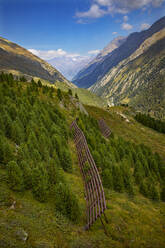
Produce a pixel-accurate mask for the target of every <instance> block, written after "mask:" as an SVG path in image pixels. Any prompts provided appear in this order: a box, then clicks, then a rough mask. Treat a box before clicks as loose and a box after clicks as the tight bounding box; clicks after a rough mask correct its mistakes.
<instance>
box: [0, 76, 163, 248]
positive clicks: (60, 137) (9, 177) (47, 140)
mask: <svg viewBox="0 0 165 248" xmlns="http://www.w3.org/2000/svg"><path fill="white" fill-rule="evenodd" d="M72 95H73V93H72V94H71V91H69V92H63V91H61V90H60V89H55V88H54V87H48V86H43V85H42V83H41V82H40V81H38V82H35V81H34V80H32V81H31V82H30V83H26V82H21V80H18V81H16V80H14V78H13V76H12V75H11V74H10V75H5V74H3V75H2V76H1V77H0V105H1V112H0V127H1V129H0V179H1V184H0V209H1V211H0V231H1V232H0V247H8V248H10V247H12V248H16V247H17V248H19V247H29V248H30V247H33V248H41V247H44V248H55V247H58V248H60V247H61V248H62V247H64V248H65V247H73V248H74V247H75V248H76V247H93V248H95V247H96V248H97V247H98V248H101V247H117V248H118V247H125V248H126V247H137V248H138V247H153V248H155V247H160V248H163V247H164V245H165V238H164V221H165V216H164V211H165V203H164V202H163V201H164V200H165V187H164V183H165V173H164V172H165V165H164V161H163V160H162V158H161V155H162V154H161V153H159V151H158V152H157V153H155V151H154V149H151V148H150V147H149V146H148V145H146V144H145V145H144V144H138V143H136V142H135V140H133V139H132V138H131V137H130V139H129V138H128V137H127V138H126V137H124V136H123V135H120V131H119V125H122V124H124V121H123V120H121V119H118V121H116V120H117V118H118V117H117V116H118V114H117V113H115V111H116V109H113V110H109V111H105V110H102V109H99V108H96V107H91V106H86V107H85V108H86V110H87V111H88V113H89V116H87V115H85V114H84V111H82V109H81V111H80V109H79V107H78V106H79V105H78V104H77V103H78V101H79V100H78V99H77V98H75V97H73V96H72ZM123 109H125V108H123ZM113 111H114V112H113ZM118 111H119V110H118ZM103 116H104V118H105V120H106V122H107V124H108V125H109V126H110V128H111V126H112V128H113V125H114V126H115V123H116V129H115V128H113V133H112V135H111V136H110V138H109V139H105V138H103V137H102V135H101V133H100V130H99V128H98V123H97V119H98V118H102V117H103ZM75 118H78V125H79V127H80V128H81V129H82V130H83V132H84V134H85V136H86V139H87V143H88V145H89V148H90V151H91V153H92V155H93V157H94V159H95V162H96V164H97V167H98V169H99V172H100V175H101V178H102V181H103V185H104V189H105V194H106V199H107V210H106V213H107V217H108V219H109V224H106V229H107V232H108V236H106V235H105V234H104V230H103V228H102V226H101V223H100V221H99V220H97V221H96V223H95V224H94V225H93V227H92V228H91V230H90V231H85V230H84V229H83V226H85V222H86V218H85V208H86V207H85V198H84V188H83V182H82V178H81V175H80V171H79V166H78V161H77V155H76V150H75V146H74V142H73V138H72V133H71V132H70V128H69V126H70V124H71V122H72V121H73V120H75ZM115 118H116V119H115ZM110 123H111V124H112V125H111V124H110ZM127 125H129V124H127ZM137 125H141V124H137ZM144 128H145V127H144ZM128 129H130V128H128ZM134 129H138V128H137V127H136V125H135V126H134ZM145 129H146V130H147V128H145ZM124 131H125V132H126V126H125V125H123V132H124ZM130 132H131V131H129V130H128V133H130ZM158 135H160V136H159V138H160V137H161V134H158ZM162 135H163V134H162ZM121 136H123V137H121ZM162 137H163V136H162ZM152 139H153V141H154V136H153V137H151V140H152ZM140 143H142V142H140ZM161 145H162V144H161ZM163 147H164V149H165V144H164V146H163ZM159 154H160V155H159ZM25 233H26V234H27V235H28V238H27V239H25V240H24V239H23V236H25Z"/></svg>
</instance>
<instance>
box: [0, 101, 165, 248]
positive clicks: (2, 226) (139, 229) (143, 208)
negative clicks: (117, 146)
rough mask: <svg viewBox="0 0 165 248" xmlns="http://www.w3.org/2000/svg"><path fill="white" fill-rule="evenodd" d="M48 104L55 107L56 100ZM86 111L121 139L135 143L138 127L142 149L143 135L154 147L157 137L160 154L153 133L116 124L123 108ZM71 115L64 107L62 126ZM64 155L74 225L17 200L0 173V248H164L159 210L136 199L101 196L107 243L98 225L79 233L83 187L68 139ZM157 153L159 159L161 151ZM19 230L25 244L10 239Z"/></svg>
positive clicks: (26, 196)
mask: <svg viewBox="0 0 165 248" xmlns="http://www.w3.org/2000/svg"><path fill="white" fill-rule="evenodd" d="M54 101H55V104H57V101H56V99H55V100H54ZM86 109H87V110H88V112H89V113H90V114H92V115H93V116H95V117H97V118H100V117H104V119H105V120H106V122H107V123H108V124H109V126H110V127H111V128H112V130H113V131H114V132H115V133H116V134H118V135H121V136H124V137H125V138H126V139H131V140H133V141H135V136H137V135H141V134H139V133H140V131H138V130H137V128H138V127H141V128H144V130H145V133H146V135H145V136H144V137H143V140H141V141H140V140H139V142H143V141H145V142H144V143H146V142H147V144H148V145H149V142H148V141H147V138H148V135H149V132H151V141H152V142H153V143H154V142H156V141H155V140H157V142H158V140H159V139H160V137H162V139H161V140H160V145H161V147H162V149H164V150H163V151H165V139H164V141H163V142H164V143H161V142H162V140H163V136H161V135H160V134H159V135H157V136H156V137H157V138H155V136H154V135H153V134H154V133H155V134H157V133H156V132H154V131H151V130H150V129H148V128H145V127H142V125H140V124H137V123H135V124H130V125H129V126H128V124H126V123H125V121H123V120H121V117H120V116H118V115H117V114H116V113H114V112H115V111H119V110H120V111H122V112H123V111H124V110H125V109H124V108H113V109H112V110H110V113H108V112H107V111H104V110H102V109H99V108H95V107H90V106H86ZM72 110H73V104H72V103H68V106H67V109H63V113H65V115H66V117H67V119H68V124H70V122H71V121H72V120H73V118H74V115H75V114H76V113H75V114H74V115H72ZM134 125H135V126H134ZM147 130H148V133H147ZM140 137H141V136H140ZM139 139H140V138H139ZM158 144H159V142H158ZM153 147H154V145H153ZM154 149H155V148H154ZM156 149H157V148H156ZM70 150H71V154H72V160H73V173H72V174H69V173H65V175H66V179H67V181H68V182H69V183H70V186H71V188H72V189H73V191H74V192H75V193H76V195H77V196H78V198H79V201H80V203H81V212H82V216H81V219H80V222H79V224H78V225H75V224H73V223H71V222H69V221H68V220H67V219H65V218H64V217H63V216H61V215H59V214H58V213H56V212H55V210H54V208H53V207H52V205H51V204H45V203H39V202H38V201H36V200H34V198H33V196H32V195H31V193H30V192H26V193H22V194H19V193H14V192H12V191H10V190H9V189H8V187H7V185H6V183H5V181H6V180H5V178H6V176H5V171H4V170H3V169H0V181H1V184H0V247H1V248H3V247H6V248H10V247H12V248H16V247H17V248H22V247H28V248H31V247H32V248H55V247H58V248H66V247H73V248H74V247H75V248H78V247H84V248H88V247H90V248H91V247H93V248H97V247H99V248H101V247H106V248H107V247H115V248H120V247H125V248H126V247H134V248H139V247H150V248H151V247H153V248H155V247H157V248H163V247H164V246H165V237H164V231H165V230H164V223H165V215H164V213H165V204H164V203H155V202H152V201H150V200H148V199H145V198H144V197H142V196H141V195H138V196H136V197H135V198H133V199H131V198H129V197H128V196H127V195H126V194H119V193H116V192H112V191H109V190H105V194H106V199H107V207H108V209H107V210H106V214H107V217H108V219H109V224H106V228H107V231H108V233H109V237H107V236H106V235H105V234H104V231H103V228H102V225H101V223H100V221H99V220H97V221H96V223H95V225H94V226H93V227H92V228H91V230H90V231H88V232H86V231H84V230H83V226H84V225H85V199H84V187H83V182H82V178H81V175H80V171H79V166H78V161H77V155H76V150H75V146H74V143H73V141H72V139H70ZM160 153H161V154H162V155H163V152H162V151H160ZM14 200H16V208H15V209H14V210H12V209H10V206H11V204H12V203H13V201H14ZM20 228H21V229H24V230H25V231H26V232H27V233H28V235H29V237H28V240H27V241H26V242H24V241H20V240H18V238H16V232H17V230H19V229H20Z"/></svg>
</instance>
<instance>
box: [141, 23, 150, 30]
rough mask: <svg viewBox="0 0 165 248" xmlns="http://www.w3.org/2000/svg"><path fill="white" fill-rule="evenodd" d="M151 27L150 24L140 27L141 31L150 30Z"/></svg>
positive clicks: (143, 24)
mask: <svg viewBox="0 0 165 248" xmlns="http://www.w3.org/2000/svg"><path fill="white" fill-rule="evenodd" d="M149 27H150V24H148V23H142V24H141V26H140V30H145V29H148V28H149Z"/></svg>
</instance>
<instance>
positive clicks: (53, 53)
mask: <svg viewBox="0 0 165 248" xmlns="http://www.w3.org/2000/svg"><path fill="white" fill-rule="evenodd" d="M28 50H29V51H30V52H31V53H33V54H34V55H36V56H38V57H40V58H41V59H45V60H49V59H53V58H60V57H66V58H76V57H78V56H80V55H79V54H77V53H68V52H66V51H64V50H63V49H61V48H60V49H57V50H47V51H44V50H36V49H28Z"/></svg>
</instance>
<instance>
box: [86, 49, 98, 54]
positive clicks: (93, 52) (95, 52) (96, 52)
mask: <svg viewBox="0 0 165 248" xmlns="http://www.w3.org/2000/svg"><path fill="white" fill-rule="evenodd" d="M99 52H100V50H91V51H89V52H88V54H92V55H96V54H98V53H99Z"/></svg>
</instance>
